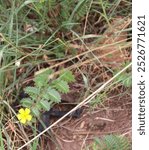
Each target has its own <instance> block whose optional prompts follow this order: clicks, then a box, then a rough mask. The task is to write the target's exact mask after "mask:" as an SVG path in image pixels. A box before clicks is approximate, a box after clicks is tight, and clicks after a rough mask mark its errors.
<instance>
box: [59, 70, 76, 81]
mask: <svg viewBox="0 0 149 150" xmlns="http://www.w3.org/2000/svg"><path fill="white" fill-rule="evenodd" d="M59 79H61V80H64V81H66V82H68V83H70V82H74V81H75V78H74V75H73V74H72V72H71V71H69V70H66V71H65V72H63V73H62V74H61V75H60V77H59Z"/></svg>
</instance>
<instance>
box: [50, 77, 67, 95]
mask: <svg viewBox="0 0 149 150" xmlns="http://www.w3.org/2000/svg"><path fill="white" fill-rule="evenodd" d="M52 84H53V86H54V87H55V88H56V89H57V90H58V91H59V92H61V93H68V92H69V85H68V83H67V82H66V81H63V80H55V81H54V82H53V83H52Z"/></svg>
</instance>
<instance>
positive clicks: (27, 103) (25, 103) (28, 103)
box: [21, 98, 34, 108]
mask: <svg viewBox="0 0 149 150" xmlns="http://www.w3.org/2000/svg"><path fill="white" fill-rule="evenodd" d="M33 103H34V101H32V100H31V99H30V98H23V99H22V100H21V105H22V106H23V107H27V108H30V107H31V106H32V105H33Z"/></svg>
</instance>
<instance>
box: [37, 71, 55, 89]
mask: <svg viewBox="0 0 149 150" xmlns="http://www.w3.org/2000/svg"><path fill="white" fill-rule="evenodd" d="M52 72H53V71H52V70H51V69H49V70H46V71H44V72H42V73H40V74H38V75H36V76H35V78H34V82H35V85H36V86H37V87H43V86H46V85H47V84H48V81H49V79H48V77H49V75H50V74H51V73H52Z"/></svg>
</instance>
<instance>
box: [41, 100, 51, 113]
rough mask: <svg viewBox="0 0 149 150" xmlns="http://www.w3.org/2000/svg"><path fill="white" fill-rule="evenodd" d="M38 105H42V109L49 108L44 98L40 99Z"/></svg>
mask: <svg viewBox="0 0 149 150" xmlns="http://www.w3.org/2000/svg"><path fill="white" fill-rule="evenodd" d="M39 103H40V105H41V106H42V107H43V109H44V110H46V111H49V110H50V103H49V102H48V101H45V100H41V101H40V102H39Z"/></svg>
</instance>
